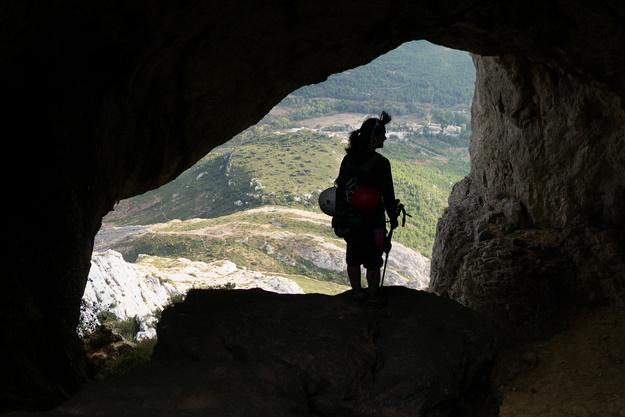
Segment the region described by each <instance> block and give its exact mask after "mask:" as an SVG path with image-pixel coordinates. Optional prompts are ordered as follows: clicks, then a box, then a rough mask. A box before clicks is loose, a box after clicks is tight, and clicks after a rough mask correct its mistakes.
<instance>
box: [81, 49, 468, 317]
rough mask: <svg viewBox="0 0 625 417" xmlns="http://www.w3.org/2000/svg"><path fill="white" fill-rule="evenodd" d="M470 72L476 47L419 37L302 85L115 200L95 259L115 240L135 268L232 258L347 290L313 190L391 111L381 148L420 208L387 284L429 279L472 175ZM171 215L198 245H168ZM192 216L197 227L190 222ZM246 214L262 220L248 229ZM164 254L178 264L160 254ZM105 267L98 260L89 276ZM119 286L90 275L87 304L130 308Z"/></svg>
mask: <svg viewBox="0 0 625 417" xmlns="http://www.w3.org/2000/svg"><path fill="white" fill-rule="evenodd" d="M474 80H475V67H474V65H473V62H472V59H471V57H470V55H469V54H468V53H466V52H462V51H457V50H452V49H449V48H446V47H442V46H438V45H435V44H432V43H429V42H427V41H413V42H409V43H406V44H404V45H402V46H400V47H399V48H397V49H395V50H393V51H391V52H389V53H387V54H385V55H383V56H382V57H379V58H377V59H375V60H374V61H372V62H371V63H369V64H367V65H363V66H360V67H357V68H355V69H351V70H348V71H346V72H343V73H340V74H335V75H333V76H330V77H329V79H328V80H326V81H325V82H323V83H320V84H315V85H311V86H308V87H302V88H300V89H298V90H296V91H294V92H292V93H290V94H289V95H288V96H287V97H285V98H284V99H283V100H282V101H281V102H280V103H278V104H277V105H276V106H274V107H273V109H272V110H271V111H270V112H269V113H268V114H267V115H266V116H265V117H264V118H263V119H262V120H261V121H260V122H259V123H257V124H256V125H254V126H252V127H250V128H248V129H246V130H245V131H244V132H242V133H240V134H238V135H236V136H235V137H234V138H233V139H231V140H230V141H228V142H226V143H225V144H223V145H220V146H219V147H217V148H215V149H214V150H212V151H211V152H210V153H209V154H208V155H207V156H205V157H204V158H202V159H201V160H200V161H199V162H198V163H197V164H196V165H194V166H193V167H191V168H189V169H188V170H187V171H185V172H183V173H182V174H181V175H180V176H179V177H178V178H177V179H175V180H173V181H172V182H171V183H168V184H166V185H164V186H162V187H160V188H158V189H156V190H153V191H149V192H147V193H145V194H143V195H140V196H137V197H133V198H131V199H129V200H124V201H122V202H120V203H118V204H117V205H116V207H115V208H114V210H113V211H112V212H110V213H109V214H108V215H107V216H106V217H105V218H104V222H103V225H104V227H103V228H102V229H101V230H100V232H99V234H98V235H97V236H96V242H95V248H94V251H95V252H94V256H95V254H99V253H102V252H104V251H107V250H109V249H112V250H115V251H119V252H120V253H121V255H122V257H123V259H124V260H125V261H126V262H128V263H129V268H130V269H132V268H133V267H135V266H136V267H138V268H142V267H145V266H146V265H147V264H150V265H151V266H154V265H156V264H157V263H159V262H160V263H165V264H169V263H171V262H173V259H176V258H186V259H189V260H191V261H193V262H198V264H199V263H204V264H205V265H206V264H210V265H213V267H214V268H216V269H220V268H223V265H222V263H223V262H230V263H232V264H233V265H231V268H232V271H240V270H241V268H243V269H245V270H247V271H254V270H256V269H258V270H261V271H265V274H267V273H268V272H272V273H274V274H279V276H280V280H281V282H282V281H284V280H286V281H288V279H289V277H295V278H294V279H296V281H295V283H296V287H297V285H300V286H303V287H304V288H305V289H306V290H305V292H308V291H317V292H318V291H321V292H329V293H336V292H337V291H341V290H344V289H345V288H346V287H345V285H347V284H348V282H347V281H346V275H345V273H344V266H342V263H343V259H342V256H341V255H340V253H341V252H340V250H339V249H340V246H341V244H340V243H339V248H336V249H335V250H333V251H327V250H323V247H321V249H320V247H319V246H318V244H320V242H321V243H322V242H325V241H326V240H327V239H328V238H329V239H330V240H332V238H334V239H336V236H334V235H333V234H332V230H331V228H330V226H329V223H328V220H329V217H324V216H323V215H319V214H321V212H320V210H319V208H318V201H317V199H318V196H319V194H320V192H321V191H322V190H323V189H324V188H326V187H328V186H331V185H332V184H333V182H334V179H335V177H336V175H337V174H338V165H339V161H340V159H341V158H342V152H343V149H344V147H345V141H346V138H347V136H348V134H349V132H350V131H353V130H355V129H356V128H358V127H359V126H360V123H361V122H362V121H363V120H364V118H365V117H367V114H375V112H377V111H378V110H379V111H381V110H385V111H389V112H390V113H391V114H392V115H393V122H392V125H391V127H390V129H389V132H388V138H389V139H388V143H387V145H386V147H385V148H383V149H382V150H381V152H382V153H383V154H384V155H385V156H387V157H389V158H390V160H391V161H392V164H397V173H396V174H395V175H394V177H395V187H396V190H397V191H396V194H397V198H399V199H400V200H401V201H402V203H403V204H404V205H405V208H406V211H407V212H408V213H409V214H411V216H412V217H410V218H408V222H407V224H406V225H405V228H402V229H401V230H400V231H399V233H397V234H396V236H395V239H396V240H397V243H398V246H397V247H396V251H398V256H399V258H401V259H402V260H403V261H402V262H401V263H393V261H392V260H391V265H392V266H391V268H390V269H389V272H388V275H389V276H387V277H386V279H387V281H386V283H387V285H393V284H394V283H395V284H399V285H405V286H408V287H411V288H419V289H424V288H427V286H428V283H429V262H430V260H429V258H431V248H432V245H433V242H434V236H435V229H436V222H437V221H438V219H439V217H440V215H441V213H442V211H443V210H444V208H445V207H446V205H447V198H448V196H449V193H450V192H451V188H452V186H453V185H454V184H455V183H457V182H458V181H460V180H461V179H462V178H464V176H466V175H467V174H468V172H469V165H470V161H469V152H468V147H469V137H470V134H471V125H470V124H471V120H470V106H471V100H472V97H473V88H474ZM263 207H264V209H263ZM269 209H271V210H272V211H273V213H271V212H269V211H268V210H269ZM293 210H295V211H293ZM297 212H299V213H300V214H301V213H308V214H305V215H304V216H303V217H307V216H312V217H310V218H306V219H305V221H302V219H301V218H298V217H297V216H295V215H294V214H293V213H297ZM311 212H312V213H311ZM272 216H274V218H272ZM300 217H301V216H300ZM192 219H196V220H192ZM197 219H204V220H205V221H204V222H200V221H199V220H197ZM172 221H175V222H182V224H184V225H185V226H177V227H174V226H171V227H169V228H166V229H165V230H166V231H167V233H169V234H170V236H173V234H172V230H175V229H176V230H180V229H186V230H197V231H198V232H197V236H195V237H194V238H189V234H187V235H184V237H181V238H180V239H191V242H184V241H181V240H176V239H173V238H171V240H168V241H167V242H165V241H163V239H162V234H159V233H157V232H150V231H149V229H150V225H151V224H163V223H170V224H171V222H172ZM192 221H193V222H195V223H196V224H195V226H192V225H190V223H191V222H192ZM244 222H248V223H252V224H255V225H256V227H254V228H244V227H243V226H242V224H243V223H244ZM306 225H307V227H305V226H306ZM312 226H315V227H314V228H313V227H312ZM266 227H271V228H272V229H275V230H271V233H273V234H276V233H278V231H281V232H289V233H291V234H292V233H294V232H295V233H296V234H299V236H301V237H298V238H293V237H289V238H288V239H287V240H286V241H284V242H282V241H280V239H276V238H274V237H271V236H268V234H269V232H267V231H263V230H264V228H266ZM227 228H230V229H231V230H235V232H234V233H232V234H233V235H236V238H235V237H233V236H229V237H226V238H219V237H218V235H219V233H223V230H224V229H227ZM255 231H263V233H262V234H255V233H254V232H255ZM328 232H329V233H328ZM302 233H309V234H310V235H311V236H317V238H316V240H314V241H315V244H314V245H313V244H305V243H303V242H302V240H304V239H303V236H304V235H303V234H302ZM207 235H210V236H208V237H207ZM155 236H160V238H159V239H156V238H155ZM241 242H247V243H245V244H242V243H241ZM172 247H175V248H176V249H175V250H173V249H172ZM198 247H203V248H205V249H203V250H198ZM341 250H342V249H341ZM211 251H212V253H211ZM227 251H228V252H227ZM298 251H299V252H298ZM318 251H321V252H322V253H323V254H324V256H326V257H328V259H329V260H328V259H325V258H324V259H317V258H311V256H312V255H310V253H313V252H318ZM146 255H148V256H146ZM98 256H99V255H98ZM161 257H164V258H163V259H170V261H166V262H161V261H159V259H161ZM391 259H392V257H391ZM137 263H138V264H140V265H137ZM414 265H418V267H417V268H415V266H414ZM169 267H170V269H161V270H160V272H159V273H160V275H161V276H163V277H167V276H168V274H176V273H177V272H179V271H175V269H174V267H173V266H171V265H169ZM177 267H178V268H180V269H182V268H184V267H188V265H181V264H180V265H178V266H177ZM206 268H207V269H210V268H208V267H206ZM414 270H417V272H414ZM99 273H100V270H99V269H98V272H97V273H96V272H95V271H92V274H91V275H92V276H97V275H98V274H99ZM231 276H233V277H234V275H231ZM300 276H305V277H308V278H310V280H311V282H314V284H312V285H311V283H310V282H307V281H306V280H302V279H301V278H299V277H300ZM234 279H235V278H233V280H234ZM110 281H113V280H111V279H109V282H110ZM189 281H192V280H189ZM194 282H195V284H194V285H197V286H200V287H207V286H215V285H232V287H235V284H234V283H233V282H228V281H227V278H226V277H225V276H223V277H220V279H219V280H217V281H216V282H213V283H211V282H210V280H208V281H207V282H201V279H200V278H198V279H196V280H195V281H194ZM318 282H321V283H322V284H321V285H320V284H318ZM291 287H292V286H291ZM94 288H96V290H94ZM185 288H187V287H186V286H185ZM288 288H290V287H288V286H287V290H288ZM111 291H113V289H111V288H107V286H106V285H104V284H102V283H94V282H93V279H92V278H90V280H89V283H88V285H87V294H89V300H83V304H84V303H85V301H86V302H87V303H88V304H89V305H95V304H98V300H99V299H101V300H104V301H103V302H102V303H101V306H100V307H99V308H96V309H97V310H98V311H96V313H99V314H102V312H107V311H108V310H114V313H115V314H117V315H119V316H123V315H125V312H124V310H123V306H122V304H123V303H121V301H122V299H121V298H122V297H121V296H120V295H119V294H117V295H115V294H107V296H104V294H106V293H110V292H111ZM107 306H108V307H107ZM110 306H113V307H112V308H111V307H110ZM88 316H89V317H91V316H92V314H90V315H88ZM85 317H86V316H85ZM92 323H93V320H92Z"/></svg>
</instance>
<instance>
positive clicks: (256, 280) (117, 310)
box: [78, 250, 304, 339]
mask: <svg viewBox="0 0 625 417" xmlns="http://www.w3.org/2000/svg"><path fill="white" fill-rule="evenodd" d="M225 285H229V286H232V287H233V288H262V289H264V290H266V291H272V292H277V293H282V294H303V293H304V291H303V290H302V289H301V288H300V286H299V285H297V284H296V283H295V282H293V281H291V280H289V279H286V278H282V277H275V276H266V275H263V274H261V273H260V272H254V271H247V270H245V269H239V268H237V266H236V264H234V263H233V262H230V261H217V262H211V263H208V264H207V263H204V262H194V261H190V260H188V259H183V258H180V259H176V260H172V259H164V258H159V257H155V256H145V255H143V256H140V257H139V260H138V262H137V263H136V264H131V263H127V262H126V261H124V259H123V257H122V255H121V254H120V253H118V252H116V251H113V250H107V251H105V252H94V254H93V256H92V258H91V270H90V272H89V278H88V282H87V286H86V288H85V293H84V295H83V299H82V304H83V305H82V309H81V324H80V326H79V329H78V332H79V334H81V335H83V334H85V333H88V332H90V331H92V330H93V329H94V328H95V327H96V326H97V325H98V324H100V323H99V321H98V319H97V315H98V313H100V312H101V311H109V312H111V313H114V314H115V315H116V316H117V317H118V318H119V319H120V320H125V319H128V318H136V320H137V321H138V322H139V327H140V332H139V334H138V335H137V338H138V339H141V338H152V337H155V336H156V330H155V326H156V319H155V317H154V313H155V312H156V311H158V310H162V309H163V308H164V307H165V306H167V305H168V304H169V303H170V300H171V297H172V295H176V294H186V292H187V291H188V290H189V289H191V288H214V287H223V286H225Z"/></svg>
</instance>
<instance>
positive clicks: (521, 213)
mask: <svg viewBox="0 0 625 417" xmlns="http://www.w3.org/2000/svg"><path fill="white" fill-rule="evenodd" d="M475 62H476V67H477V70H478V72H479V73H480V74H484V75H485V74H489V76H488V77H487V76H481V77H479V78H478V82H477V88H476V94H475V98H474V103H473V132H474V134H473V137H472V143H471V149H470V151H471V155H472V159H471V162H472V171H471V174H470V175H469V176H468V177H467V178H465V179H464V180H463V181H462V182H461V183H459V184H457V185H456V187H455V188H454V191H453V192H452V195H451V196H450V198H449V203H450V204H449V209H448V210H447V212H446V213H445V215H444V216H443V219H442V220H441V221H440V223H439V225H438V230H437V238H436V243H435V247H434V252H435V255H434V260H433V265H432V270H433V271H432V288H433V289H434V290H435V291H437V292H439V293H441V294H446V295H448V296H450V297H452V298H455V299H458V300H460V301H461V302H463V303H464V304H466V305H468V306H471V307H473V308H476V309H478V310H479V311H482V312H483V313H484V314H486V315H488V316H489V317H492V318H493V319H494V320H495V321H496V322H497V323H498V327H499V328H500V329H501V330H502V331H505V332H506V333H507V334H508V335H512V334H514V333H516V335H517V336H518V335H519V330H520V329H524V330H528V329H533V331H534V332H535V334H534V335H537V334H540V331H541V328H543V329H542V330H545V329H549V328H550V327H551V326H553V325H554V324H556V323H554V321H558V320H560V321H561V320H562V319H563V318H564V317H565V316H564V315H563V313H565V312H567V311H579V310H580V309H581V308H583V307H589V306H592V305H593V304H595V305H596V304H605V303H608V302H610V301H612V302H614V301H617V300H619V299H622V297H623V295H624V294H623V289H624V288H625V263H624V261H623V260H624V259H625V256H623V255H625V247H624V246H623V239H622V237H621V235H622V233H621V232H622V231H623V227H625V220H624V218H623V212H624V211H625V210H624V209H625V161H624V160H623V158H622V155H623V152H624V151H625V144H624V143H623V137H625V111H624V109H623V107H622V106H621V101H620V98H619V97H618V95H617V94H615V93H614V92H610V91H605V90H604V89H601V88H598V87H597V86H592V85H586V84H584V83H582V82H580V81H579V80H578V79H576V78H575V77H572V76H570V75H567V74H565V73H563V72H562V71H561V70H559V69H557V68H553V67H550V66H547V65H545V64H540V63H536V62H531V61H530V60H527V59H522V58H519V57H511V56H503V57H498V58H486V57H476V58H475ZM536 332H538V333H536ZM520 334H522V335H523V337H527V334H524V333H522V332H521V333H520Z"/></svg>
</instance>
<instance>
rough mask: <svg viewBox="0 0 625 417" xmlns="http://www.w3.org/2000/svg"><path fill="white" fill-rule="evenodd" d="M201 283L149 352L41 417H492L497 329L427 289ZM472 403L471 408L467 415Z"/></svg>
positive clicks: (166, 315) (167, 319) (169, 314)
mask: <svg viewBox="0 0 625 417" xmlns="http://www.w3.org/2000/svg"><path fill="white" fill-rule="evenodd" d="M384 294H385V296H387V297H388V301H389V303H388V305H387V306H386V307H384V308H383V309H381V310H379V311H377V312H372V311H370V310H369V309H368V307H366V306H363V305H361V304H358V303H355V302H354V301H352V299H351V296H350V294H349V293H344V294H340V295H338V296H324V295H318V294H316V295H281V294H275V293H268V292H265V291H262V290H258V289H255V290H193V291H192V292H190V293H189V295H188V297H187V299H186V300H185V301H184V302H183V303H179V304H176V305H175V306H174V307H172V308H168V309H167V310H165V311H164V312H163V320H162V322H161V324H160V325H159V330H158V338H159V341H158V343H157V346H156V348H155V353H154V358H153V360H152V362H151V363H150V364H148V365H145V366H143V367H139V368H136V369H134V370H133V371H131V372H130V373H128V374H126V375H122V376H119V377H114V378H112V379H110V380H106V381H102V382H98V383H95V384H92V385H91V386H89V387H86V388H85V389H84V390H83V391H81V392H79V393H78V394H76V396H74V397H73V398H72V399H71V400H70V401H68V402H67V403H65V404H63V405H62V406H60V407H58V408H57V409H55V410H54V411H51V412H49V413H44V414H43V416H46V415H49V416H51V417H52V416H62V415H69V414H71V415H74V416H91V415H95V414H96V413H97V414H98V415H100V416H102V417H106V416H119V415H122V416H123V415H128V416H130V415H133V416H170V417H171V416H185V417H186V416H202V415H220V416H235V415H236V416H266V415H284V416H311V417H312V416H315V415H317V416H318V415H324V416H349V415H357V416H363V417H366V416H371V417H373V416H380V417H384V416H388V417H391V416H392V417H403V416H406V417H408V416H411V417H413V416H429V417H442V416H449V417H452V416H459V415H466V416H483V417H486V416H496V415H498V413H497V409H498V403H497V401H498V400H497V396H496V395H495V393H494V391H492V389H491V387H490V386H489V383H488V373H489V367H490V364H491V363H492V360H493V358H494V352H495V351H494V334H493V331H492V328H491V327H490V326H489V325H488V322H487V321H485V320H484V319H483V318H482V317H480V316H479V315H478V314H476V313H474V312H473V311H471V310H469V309H467V308H465V307H462V306H461V305H460V304H458V303H456V302H454V301H449V300H446V299H444V298H442V297H438V296H436V295H434V294H431V293H426V292H419V291H415V290H410V289H406V288H403V287H390V288H386V289H385V293H384ZM463 413H464V414H463Z"/></svg>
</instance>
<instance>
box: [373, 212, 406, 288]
mask: <svg viewBox="0 0 625 417" xmlns="http://www.w3.org/2000/svg"><path fill="white" fill-rule="evenodd" d="M400 214H401V215H402V219H401V227H404V226H405V225H406V216H408V217H412V216H411V215H410V214H408V213H406V209H405V208H404V205H403V204H401V203H400V202H399V200H397V216H398V217H399V215H400ZM393 230H395V229H391V231H390V232H389V234H388V243H389V248H388V250H387V251H386V250H385V252H386V258H385V259H384V269H383V270H382V279H381V280H380V288H382V287H383V286H384V277H385V276H386V265H387V264H388V254H389V253H390V252H391V247H392V245H391V239H392V238H393Z"/></svg>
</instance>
